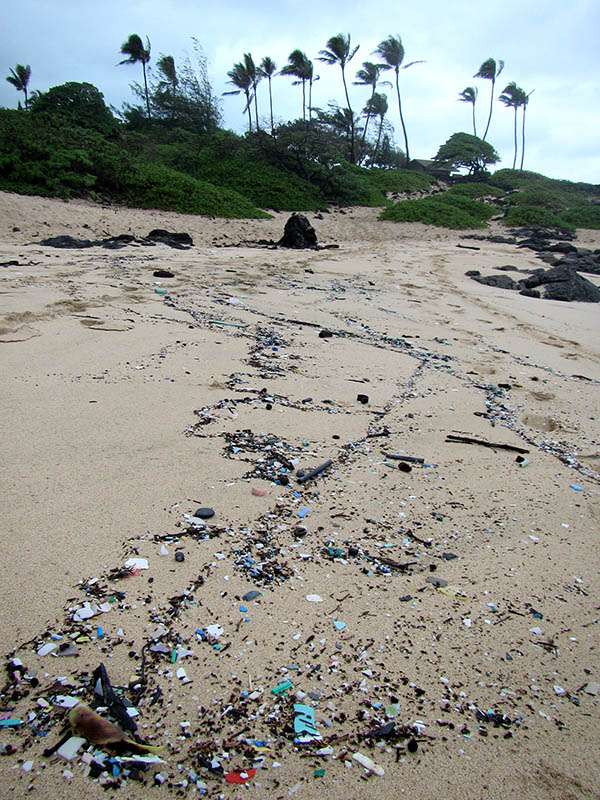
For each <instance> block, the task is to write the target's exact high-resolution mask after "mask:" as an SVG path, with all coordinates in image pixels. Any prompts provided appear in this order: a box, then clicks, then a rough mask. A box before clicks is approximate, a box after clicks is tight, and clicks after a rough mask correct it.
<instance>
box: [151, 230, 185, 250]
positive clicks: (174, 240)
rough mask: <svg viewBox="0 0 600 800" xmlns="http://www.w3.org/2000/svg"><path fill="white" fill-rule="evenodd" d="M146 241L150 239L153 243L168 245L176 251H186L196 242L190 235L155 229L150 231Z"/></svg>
mask: <svg viewBox="0 0 600 800" xmlns="http://www.w3.org/2000/svg"><path fill="white" fill-rule="evenodd" d="M146 239H150V241H151V242H159V243H160V244H166V245H168V246H169V247H174V248H175V249H176V250H184V249H187V248H188V247H191V246H192V245H193V244H194V240H193V239H192V237H191V236H190V235H189V233H172V232H171V231H165V230H162V228H155V229H154V230H153V231H150V233H149V234H148V236H146Z"/></svg>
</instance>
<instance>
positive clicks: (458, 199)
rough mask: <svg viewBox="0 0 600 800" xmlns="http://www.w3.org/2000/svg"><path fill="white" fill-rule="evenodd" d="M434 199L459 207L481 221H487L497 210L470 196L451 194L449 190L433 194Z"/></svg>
mask: <svg viewBox="0 0 600 800" xmlns="http://www.w3.org/2000/svg"><path fill="white" fill-rule="evenodd" d="M435 200H437V201H438V202H440V203H445V204H447V205H451V206H454V208H459V209H460V210H461V211H464V212H465V213H466V214H468V215H469V216H471V217H474V218H475V219H479V220H481V222H487V221H488V220H489V219H491V218H492V217H493V216H494V214H496V213H497V211H498V209H497V208H495V207H494V206H490V205H487V204H486V203H480V202H478V201H477V200H473V199H471V198H470V197H462V196H461V195H460V194H451V193H450V192H443V193H440V194H437V195H435Z"/></svg>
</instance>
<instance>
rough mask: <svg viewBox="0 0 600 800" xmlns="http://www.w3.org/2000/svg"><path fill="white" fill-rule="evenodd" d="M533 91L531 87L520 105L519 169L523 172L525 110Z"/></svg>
mask: <svg viewBox="0 0 600 800" xmlns="http://www.w3.org/2000/svg"><path fill="white" fill-rule="evenodd" d="M534 92H535V89H532V90H531V91H530V92H529V93H528V94H525V93H524V94H525V97H524V100H523V103H522V106H523V127H522V129H521V166H520V167H519V169H520V170H521V172H523V161H524V160H525V112H526V111H527V106H528V105H529V98H530V97H531V95H532V94H533V93H534Z"/></svg>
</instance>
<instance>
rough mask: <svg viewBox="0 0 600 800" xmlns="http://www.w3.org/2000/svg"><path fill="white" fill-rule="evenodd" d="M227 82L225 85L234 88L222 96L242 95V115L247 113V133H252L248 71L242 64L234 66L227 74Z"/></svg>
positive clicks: (250, 88)
mask: <svg viewBox="0 0 600 800" xmlns="http://www.w3.org/2000/svg"><path fill="white" fill-rule="evenodd" d="M227 76H228V78H229V80H228V81H227V83H231V84H233V85H234V86H235V87H236V88H235V89H232V90H231V91H229V92H223V94H224V95H228V94H240V93H242V92H243V93H244V96H245V98H246V105H245V107H244V113H246V112H248V131H249V133H252V114H251V113H250V107H251V105H252V77H251V76H250V75H249V74H248V70H247V69H246V66H245V65H244V64H234V65H233V69H230V70H229V72H228V73H227Z"/></svg>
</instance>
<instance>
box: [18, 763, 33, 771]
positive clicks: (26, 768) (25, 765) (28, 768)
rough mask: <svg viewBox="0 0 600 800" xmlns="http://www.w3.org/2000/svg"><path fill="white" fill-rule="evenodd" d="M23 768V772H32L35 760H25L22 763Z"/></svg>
mask: <svg viewBox="0 0 600 800" xmlns="http://www.w3.org/2000/svg"><path fill="white" fill-rule="evenodd" d="M21 769H22V770H23V772H31V770H32V769H33V761H24V762H23V763H22V764H21Z"/></svg>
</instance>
